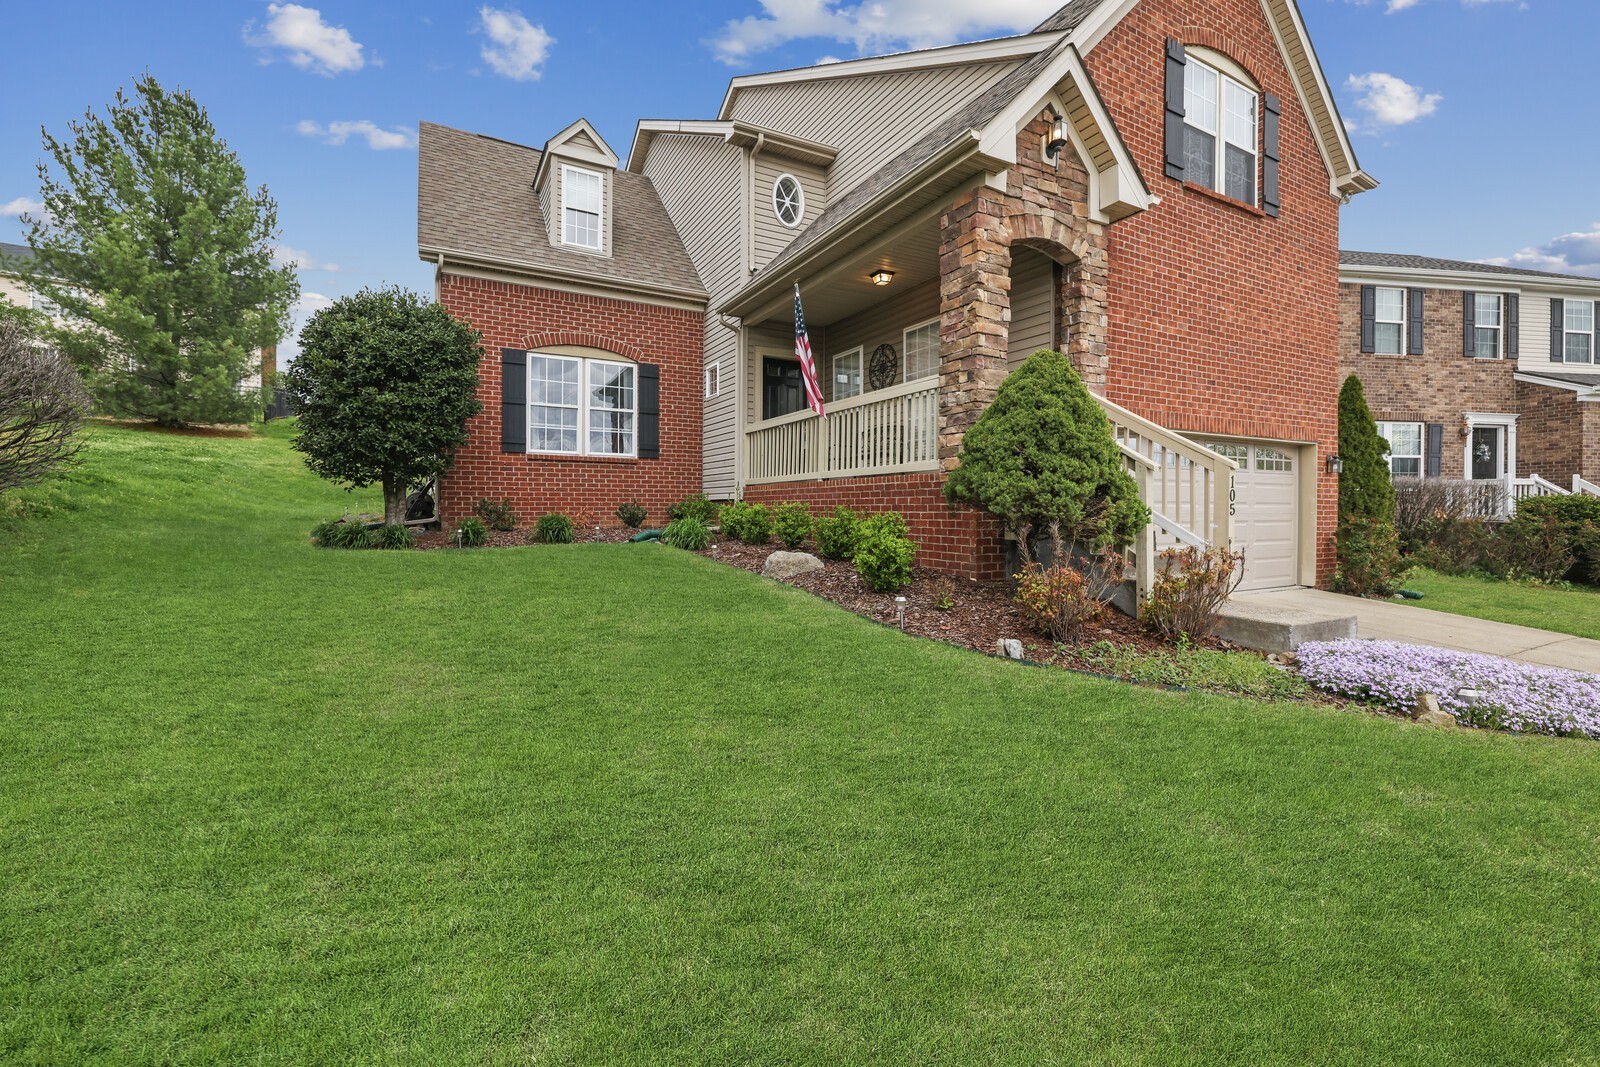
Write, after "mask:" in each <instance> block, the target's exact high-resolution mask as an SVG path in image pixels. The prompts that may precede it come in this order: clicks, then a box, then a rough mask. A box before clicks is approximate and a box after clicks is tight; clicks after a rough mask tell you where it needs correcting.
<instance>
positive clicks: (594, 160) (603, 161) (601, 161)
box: [533, 119, 618, 189]
mask: <svg viewBox="0 0 1600 1067" xmlns="http://www.w3.org/2000/svg"><path fill="white" fill-rule="evenodd" d="M579 132H583V133H587V134H588V135H589V136H590V137H591V138H593V139H594V143H595V144H597V145H599V146H600V151H598V152H596V151H594V150H592V149H588V148H574V147H572V146H571V145H569V144H568V143H567V142H568V141H569V140H570V139H571V138H572V136H573V134H576V133H579ZM552 156H560V157H561V158H563V159H566V160H568V161H570V162H574V163H586V164H588V165H589V166H591V167H599V168H600V169H602V170H616V169H617V162H618V160H617V154H616V153H615V152H613V151H612V150H611V146H610V145H608V144H606V139H605V138H604V137H601V136H600V131H599V130H597V129H595V128H594V126H593V124H591V123H590V122H589V120H588V119H579V120H578V121H577V122H574V123H573V124H572V125H570V126H568V127H567V128H566V129H564V130H562V131H561V132H560V133H558V134H556V135H555V136H554V137H552V138H550V139H549V140H548V141H546V142H545V143H544V148H542V149H541V150H540V156H539V167H538V169H537V170H536V171H535V172H534V175H533V187H534V188H535V189H538V188H541V187H542V186H543V185H544V180H545V175H546V174H548V173H549V172H550V158H551V157H552Z"/></svg>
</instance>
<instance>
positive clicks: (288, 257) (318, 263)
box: [272, 245, 339, 273]
mask: <svg viewBox="0 0 1600 1067" xmlns="http://www.w3.org/2000/svg"><path fill="white" fill-rule="evenodd" d="M272 262H273V264H274V265H276V266H279V267H293V268H295V269H296V270H325V271H328V272H330V273H331V272H334V271H337V270H338V269H339V264H337V263H328V262H326V261H324V260H320V259H318V258H317V257H316V256H313V255H312V254H311V253H310V252H307V251H305V250H304V249H300V248H291V247H289V246H288V245H273V246H272Z"/></svg>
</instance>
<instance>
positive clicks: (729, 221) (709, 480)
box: [644, 134, 746, 498]
mask: <svg viewBox="0 0 1600 1067" xmlns="http://www.w3.org/2000/svg"><path fill="white" fill-rule="evenodd" d="M644 173H645V175H646V176H647V177H648V178H650V180H651V181H652V182H653V183H654V184H655V187H656V192H657V193H658V194H659V195H660V197H661V202H662V205H663V206H664V207H665V208H666V209H667V214H668V215H670V216H672V221H673V224H674V225H675V226H676V227H677V229H678V233H679V234H680V235H681V236H682V238H683V244H684V248H685V249H686V250H687V251H688V253H689V259H690V261H691V262H693V263H694V267H695V270H696V271H697V272H698V273H699V275H700V280H701V281H702V282H704V283H705V287H706V289H707V290H708V291H709V292H710V293H711V305H712V307H715V306H716V305H717V304H718V302H719V301H721V300H722V299H723V298H725V297H727V296H728V295H729V294H731V293H733V292H735V291H737V290H738V288H739V287H740V286H741V285H742V284H743V283H744V267H743V263H744V250H743V244H744V239H743V235H744V223H743V220H742V218H741V217H740V203H739V190H740V188H741V187H742V186H743V182H744V174H745V166H744V152H743V150H741V149H738V148H735V147H733V146H732V145H729V144H727V143H725V142H724V141H723V140H722V139H721V138H719V137H701V136H687V135H681V134H663V135H661V136H659V137H657V138H656V139H655V140H654V141H653V142H652V143H651V146H650V154H649V156H648V157H647V158H646V160H645V167H644ZM704 359H705V363H706V365H707V366H709V365H710V364H712V363H719V362H720V363H721V364H722V392H721V394H720V395H719V396H717V397H715V398H713V399H710V400H707V401H706V402H705V418H704V438H703V443H702V446H701V447H702V462H703V473H702V481H703V484H704V487H705V492H706V495H707V496H709V497H713V498H725V497H731V496H732V495H733V494H734V491H735V489H736V488H737V448H738V445H739V441H738V434H739V425H738V419H739V409H738V403H739V394H740V392H741V390H743V389H744V387H745V386H744V382H745V380H746V379H745V377H744V376H743V375H741V374H740V373H739V372H740V367H739V338H738V334H736V333H735V332H734V331H733V330H730V329H728V328H727V327H726V326H724V325H722V322H721V320H720V319H719V318H718V317H717V316H716V315H715V314H708V315H707V316H706V324H705V350H704ZM700 384H701V387H702V390H703V386H704V379H703V378H702V380H701V383H700Z"/></svg>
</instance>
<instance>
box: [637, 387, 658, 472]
mask: <svg viewBox="0 0 1600 1067" xmlns="http://www.w3.org/2000/svg"><path fill="white" fill-rule="evenodd" d="M639 458H640V459H660V458H661V368H660V366H658V365H657V364H654V363H641V364H639Z"/></svg>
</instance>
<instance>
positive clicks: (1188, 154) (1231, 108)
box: [1183, 49, 1261, 206]
mask: <svg viewBox="0 0 1600 1067" xmlns="http://www.w3.org/2000/svg"><path fill="white" fill-rule="evenodd" d="M1185 58H1186V62H1185V64H1184V72H1183V111H1184V117H1183V176H1184V180H1185V181H1191V182H1194V183H1195V184H1196V185H1204V186H1206V187H1208V188H1211V189H1215V190H1216V191H1217V192H1219V193H1221V194H1222V195H1224V196H1227V197H1231V198H1233V199H1234V200H1241V201H1243V202H1244V203H1246V204H1250V205H1251V206H1254V205H1255V204H1256V203H1257V200H1258V192H1257V188H1256V174H1257V170H1258V167H1259V165H1260V144H1261V102H1260V100H1261V98H1260V93H1259V92H1258V91H1257V89H1256V88H1255V86H1253V85H1250V84H1248V83H1246V82H1245V81H1244V80H1243V79H1242V78H1241V77H1240V75H1241V74H1242V73H1243V72H1242V71H1226V70H1224V69H1222V68H1223V66H1224V64H1223V63H1222V62H1218V61H1217V59H1220V58H1221V57H1217V59H1211V57H1209V56H1204V55H1203V54H1196V50H1192V49H1191V50H1190V51H1189V52H1188V55H1187V56H1186V57H1185ZM1208 59H1209V60H1210V61H1209V62H1208ZM1229 65H1230V66H1231V64H1229Z"/></svg>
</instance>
